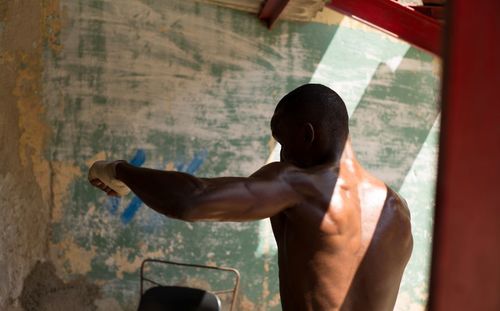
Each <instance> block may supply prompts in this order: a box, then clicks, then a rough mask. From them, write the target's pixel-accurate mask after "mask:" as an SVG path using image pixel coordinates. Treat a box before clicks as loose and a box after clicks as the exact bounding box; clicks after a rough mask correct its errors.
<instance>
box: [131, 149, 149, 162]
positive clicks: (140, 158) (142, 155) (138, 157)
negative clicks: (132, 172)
mask: <svg viewBox="0 0 500 311" xmlns="http://www.w3.org/2000/svg"><path fill="white" fill-rule="evenodd" d="M144 162H146V152H144V150H142V149H137V151H136V152H135V155H134V157H133V158H132V160H130V161H129V163H130V164H132V165H133V166H142V165H143V164H144Z"/></svg>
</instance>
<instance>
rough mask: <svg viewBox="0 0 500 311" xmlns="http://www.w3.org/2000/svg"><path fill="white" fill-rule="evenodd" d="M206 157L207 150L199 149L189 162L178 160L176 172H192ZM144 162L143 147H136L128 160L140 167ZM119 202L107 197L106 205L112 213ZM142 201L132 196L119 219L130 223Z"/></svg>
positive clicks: (195, 170)
mask: <svg viewBox="0 0 500 311" xmlns="http://www.w3.org/2000/svg"><path fill="white" fill-rule="evenodd" d="M206 157H207V151H206V150H204V151H200V152H198V153H196V154H195V155H194V156H193V159H192V160H191V161H190V162H189V163H184V162H181V161H178V162H176V163H175V165H174V166H175V168H176V170H177V171H178V172H185V173H188V174H194V173H196V172H197V171H198V170H199V169H200V167H201V165H202V164H203V162H204V161H205V159H206ZM144 162H146V153H145V152H144V150H143V149H137V151H136V152H135V155H134V157H133V158H132V160H130V161H129V163H130V164H132V165H134V166H137V167H141V166H142V165H143V164H144ZM120 203H121V198H119V197H111V198H109V200H108V206H109V210H110V212H111V213H112V214H116V213H117V211H118V208H119V206H120ZM142 203H143V202H142V200H141V199H139V197H137V196H134V197H132V200H131V201H130V203H129V204H128V205H127V207H126V208H125V210H124V211H123V213H122V215H121V217H120V219H121V221H122V222H123V223H124V224H128V223H130V221H132V219H133V218H134V216H135V215H136V214H137V212H138V211H139V208H141V206H142Z"/></svg>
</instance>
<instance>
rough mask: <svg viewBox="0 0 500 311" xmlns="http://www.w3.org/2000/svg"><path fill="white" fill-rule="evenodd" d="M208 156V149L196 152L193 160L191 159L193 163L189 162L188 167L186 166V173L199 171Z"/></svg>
mask: <svg viewBox="0 0 500 311" xmlns="http://www.w3.org/2000/svg"><path fill="white" fill-rule="evenodd" d="M206 157H207V152H206V151H202V152H198V153H197V154H195V155H194V158H193V160H191V163H189V165H188V167H187V168H186V173H188V174H194V173H196V171H198V169H199V168H200V167H201V165H202V164H203V161H205V158H206Z"/></svg>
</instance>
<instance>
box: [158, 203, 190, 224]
mask: <svg viewBox="0 0 500 311" xmlns="http://www.w3.org/2000/svg"><path fill="white" fill-rule="evenodd" d="M159 212H160V213H162V214H163V215H165V216H167V217H169V218H174V219H178V220H182V221H188V222H194V221H196V219H195V217H194V213H193V207H192V204H190V202H186V200H181V201H176V202H171V203H169V204H165V205H164V206H162V207H160V208H159Z"/></svg>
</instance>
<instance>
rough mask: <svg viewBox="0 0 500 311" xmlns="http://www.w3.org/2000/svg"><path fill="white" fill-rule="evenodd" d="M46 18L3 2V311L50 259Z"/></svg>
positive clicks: (27, 4) (34, 6) (35, 9)
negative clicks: (44, 101)
mask: <svg viewBox="0 0 500 311" xmlns="http://www.w3.org/2000/svg"><path fill="white" fill-rule="evenodd" d="M41 16H42V10H41V6H40V4H39V3H38V1H15V2H14V1H9V2H3V1H1V2H0V228H1V229H0V310H5V309H6V308H7V307H8V306H11V305H12V302H13V299H12V298H15V297H17V296H19V295H20V294H21V290H22V287H23V280H24V278H25V277H26V276H27V275H28V274H29V272H30V270H31V269H32V267H33V266H34V264H35V262H36V261H37V260H43V259H45V258H46V256H47V242H48V238H49V235H48V232H49V231H48V229H49V215H50V210H49V208H50V204H49V201H50V192H49V187H48V185H49V176H50V174H49V164H48V161H47V160H46V159H45V157H44V145H45V142H46V140H47V138H48V134H49V127H48V126H47V125H46V124H45V123H44V121H43V117H44V112H45V109H44V107H43V105H42V94H41V89H42V88H41V87H42V86H41V84H42V81H41V75H42V50H43V49H42V48H43V47H42V37H43V25H42V17H41ZM41 185H43V186H41Z"/></svg>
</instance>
